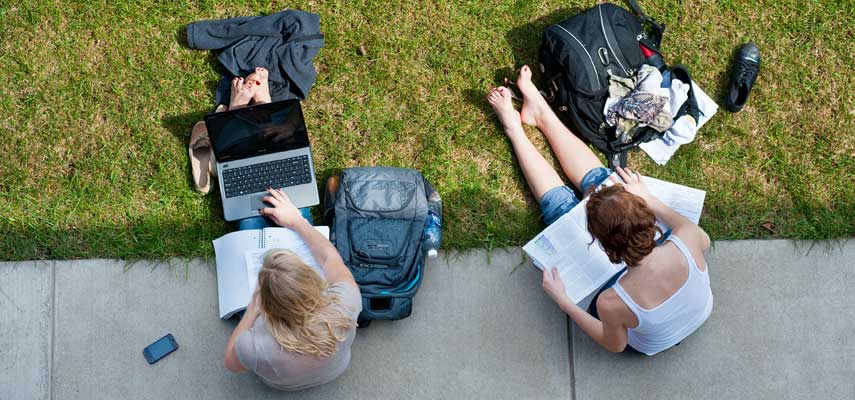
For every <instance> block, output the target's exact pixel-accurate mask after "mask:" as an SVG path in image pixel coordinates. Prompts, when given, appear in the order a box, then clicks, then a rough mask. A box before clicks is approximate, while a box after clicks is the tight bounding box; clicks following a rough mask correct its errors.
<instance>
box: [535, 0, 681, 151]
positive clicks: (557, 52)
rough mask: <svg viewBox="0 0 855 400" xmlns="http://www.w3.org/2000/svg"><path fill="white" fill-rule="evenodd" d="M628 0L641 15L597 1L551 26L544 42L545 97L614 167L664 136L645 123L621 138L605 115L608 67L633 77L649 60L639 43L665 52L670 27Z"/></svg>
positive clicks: (583, 138)
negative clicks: (664, 35) (663, 44)
mask: <svg viewBox="0 0 855 400" xmlns="http://www.w3.org/2000/svg"><path fill="white" fill-rule="evenodd" d="M628 2H629V4H630V6H632V8H633V10H635V12H636V14H638V16H636V15H634V14H632V13H630V12H629V11H627V10H625V9H623V8H621V7H619V6H616V5H614V4H598V5H597V6H595V7H592V8H590V9H588V10H586V11H584V12H582V13H580V14H578V15H576V16H573V17H571V18H569V19H566V20H564V21H562V22H559V23H557V24H555V25H552V26H550V27H548V28H547V29H546V31H545V32H544V33H543V42H542V44H541V47H540V56H539V58H540V69H541V72H542V73H543V86H542V87H543V91H542V94H543V96H544V97H545V98H546V100H547V101H548V102H549V103H550V105H551V106H552V108H553V109H554V110H555V113H556V114H557V115H558V117H559V118H560V119H561V120H562V122H564V124H565V125H567V126H568V127H570V128H571V130H572V131H573V132H574V133H575V134H576V135H577V136H579V137H580V138H581V139H582V140H584V141H586V142H587V143H590V144H592V145H594V147H596V148H597V149H598V150H600V151H601V152H603V153H604V154H606V156H607V157H608V160H609V167H614V166H617V165H620V166H626V154H627V152H628V151H629V150H630V149H632V148H634V147H636V146H638V145H639V144H641V143H644V142H646V141H649V140H652V139H654V138H656V137H659V136H661V135H662V133H660V132H657V131H656V130H654V129H652V128H647V127H645V128H642V129H638V130H637V131H636V132H635V133H634V135H633V136H632V137H629V138H623V140H621V138H618V137H617V135H616V132H615V128H614V127H609V126H607V125H606V122H605V117H604V116H603V108H604V107H605V103H606V99H607V98H608V96H609V75H608V72H607V71H611V72H612V74H615V75H618V76H622V77H630V76H634V75H635V72H636V71H637V70H638V69H639V68H640V67H641V65H642V64H644V63H645V62H646V59H645V57H644V55H643V54H642V51H641V48H640V46H639V45H644V46H645V47H646V48H648V49H650V50H651V51H653V52H654V53H655V54H656V56H659V57H661V55H660V54H659V45H660V43H661V41H662V33H663V32H664V30H665V27H664V26H663V25H661V24H658V23H657V22H656V21H654V20H653V19H651V18H650V17H648V16H646V15H645V14H644V13H643V12H642V11H641V8H640V7H639V6H638V4H637V3H636V2H635V1H634V0H629V1H628ZM645 27H646V28H647V29H646V30H645ZM654 57H655V56H654ZM659 59H660V60H661V58H659ZM663 64H664V63H663Z"/></svg>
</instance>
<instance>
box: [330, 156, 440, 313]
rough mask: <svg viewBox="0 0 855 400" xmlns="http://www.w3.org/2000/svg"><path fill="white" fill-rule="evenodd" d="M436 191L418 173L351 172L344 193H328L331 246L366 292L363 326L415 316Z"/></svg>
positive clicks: (342, 180) (398, 170)
mask: <svg viewBox="0 0 855 400" xmlns="http://www.w3.org/2000/svg"><path fill="white" fill-rule="evenodd" d="M328 187H329V185H328ZM433 190H434V189H433V187H432V186H431V185H430V184H429V183H428V182H427V181H426V180H425V179H424V177H423V176H422V174H421V173H419V172H418V171H415V170H411V169H404V168H391V167H359V168H349V169H345V170H344V171H343V172H342V173H341V175H340V180H339V185H338V190H337V191H336V192H335V193H326V195H325V205H326V210H325V211H324V213H325V222H326V223H327V224H328V225H330V227H331V228H330V241H332V242H333V244H335V247H336V249H337V250H338V252H339V254H341V257H342V259H343V260H344V263H345V265H347V267H348V268H349V269H350V271H351V272H352V273H353V278H354V279H355V280H356V283H357V284H358V285H359V290H360V291H361V292H362V312H361V313H360V314H359V325H360V326H362V327H365V326H367V325H368V324H369V323H370V322H371V320H375V319H380V320H398V319H403V318H406V317H408V316H409V315H410V313H411V312H412V307H413V296H415V295H416V292H418V290H419V287H420V286H421V282H422V276H423V275H424V271H423V270H424V265H425V251H424V250H423V246H422V239H423V233H424V228H425V222H426V221H427V214H428V200H427V199H428V196H429V195H430V194H431V193H433Z"/></svg>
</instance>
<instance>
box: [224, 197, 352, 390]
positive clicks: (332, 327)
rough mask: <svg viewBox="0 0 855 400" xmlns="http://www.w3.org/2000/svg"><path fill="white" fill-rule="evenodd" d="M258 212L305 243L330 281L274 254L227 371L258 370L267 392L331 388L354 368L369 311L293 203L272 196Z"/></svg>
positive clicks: (237, 333)
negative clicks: (356, 343)
mask: <svg viewBox="0 0 855 400" xmlns="http://www.w3.org/2000/svg"><path fill="white" fill-rule="evenodd" d="M268 192H269V193H270V196H268V197H266V198H265V199H264V201H265V202H266V203H268V204H270V205H271V206H272V207H268V208H263V209H261V210H259V212H260V214H261V215H263V216H264V217H266V218H267V219H268V220H270V221H272V222H273V223H275V224H276V225H279V226H284V227H286V228H290V229H293V230H294V231H295V232H297V233H298V234H299V235H300V237H301V238H303V240H304V241H305V242H306V244H307V245H308V246H309V248H310V249H311V251H312V255H313V256H314V257H315V260H316V261H317V262H318V264H319V265H320V266H321V267H322V268H323V270H324V274H325V275H326V278H324V277H321V276H320V275H319V274H318V273H316V272H315V271H314V270H313V269H312V268H310V267H308V266H307V265H306V264H305V263H304V262H303V260H301V259H300V258H299V257H298V256H296V255H295V254H294V253H291V252H290V251H287V250H271V251H270V252H269V253H268V254H267V255H266V256H265V257H264V263H263V265H262V268H261V272H260V273H259V274H258V291H257V292H256V294H255V296H254V298H253V301H252V302H251V303H250V305H249V307H247V310H246V313H245V314H244V316H243V318H242V319H241V321H240V323H239V324H238V326H237V327H236V328H235V330H234V332H233V333H232V336H231V338H230V339H229V342H228V344H227V345H226V354H225V364H226V368H228V369H229V370H231V371H234V372H246V371H252V372H254V373H256V374H257V375H258V376H259V377H261V380H262V381H263V382H264V383H266V384H267V385H269V386H271V387H273V388H275V389H280V390H301V389H306V388H309V387H312V386H317V385H321V384H324V383H327V382H329V381H331V380H333V379H335V378H336V377H338V376H339V375H341V374H342V373H343V372H344V370H345V369H346V368H347V365H348V363H349V362H350V346H351V344H352V343H353V338H354V336H355V334H356V317H357V316H358V315H359V312H360V311H362V299H361V297H360V294H359V288H358V287H357V285H356V282H355V281H354V280H353V275H351V273H350V270H348V269H347V267H346V266H345V265H344V262H343V261H342V259H341V256H339V254H338V252H337V251H336V249H335V247H333V245H332V244H331V243H330V242H329V240H327V239H326V238H325V237H323V236H322V235H321V234H320V233H318V231H316V230H315V229H314V228H313V227H312V225H311V224H310V223H309V221H308V220H306V219H305V218H304V217H303V215H301V213H300V211H299V210H297V208H295V207H294V205H293V204H292V203H291V201H290V200H289V199H288V197H287V196H286V195H285V193H283V192H282V191H280V190H275V189H269V190H268Z"/></svg>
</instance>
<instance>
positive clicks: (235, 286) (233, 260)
mask: <svg viewBox="0 0 855 400" xmlns="http://www.w3.org/2000/svg"><path fill="white" fill-rule="evenodd" d="M260 237H261V231H260V230H246V231H237V232H232V233H229V234H226V235H223V236H221V237H220V238H218V239H216V240H214V254H215V258H216V263H217V297H218V300H219V311H220V318H223V319H227V318H229V317H231V316H232V314H234V313H235V312H238V311H240V310H242V309H244V308H246V305H247V304H249V300H250V295H251V293H252V292H251V291H250V290H249V281H248V280H247V276H246V261H245V259H244V253H245V252H246V250H247V249H258V243H259V242H260Z"/></svg>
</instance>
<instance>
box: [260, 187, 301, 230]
mask: <svg viewBox="0 0 855 400" xmlns="http://www.w3.org/2000/svg"><path fill="white" fill-rule="evenodd" d="M267 192H268V193H270V196H266V197H264V198H263V199H262V200H263V201H264V202H265V203H267V204H270V205H271V206H273V207H265V208H262V209H260V210H258V213H259V214H261V215H263V216H265V217H267V218H270V219H271V220H273V222H275V223H276V225H279V226H284V227H286V228H293V227H294V226H295V225H297V223H299V222H300V221H304V220H305V219H304V218H303V215H302V214H300V210H298V209H297V207H295V206H294V203H291V199H289V198H288V196H287V195H286V194H285V192H283V191H281V190H279V189H270V188H268V189H267Z"/></svg>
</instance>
